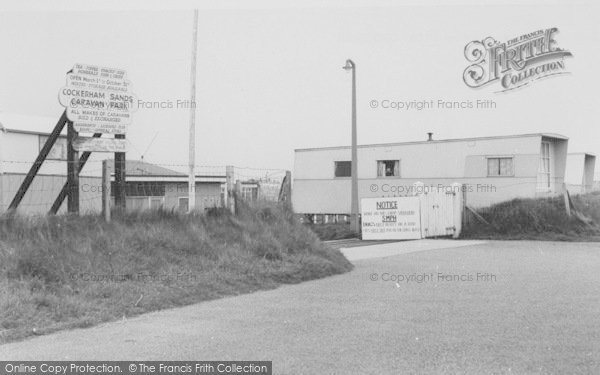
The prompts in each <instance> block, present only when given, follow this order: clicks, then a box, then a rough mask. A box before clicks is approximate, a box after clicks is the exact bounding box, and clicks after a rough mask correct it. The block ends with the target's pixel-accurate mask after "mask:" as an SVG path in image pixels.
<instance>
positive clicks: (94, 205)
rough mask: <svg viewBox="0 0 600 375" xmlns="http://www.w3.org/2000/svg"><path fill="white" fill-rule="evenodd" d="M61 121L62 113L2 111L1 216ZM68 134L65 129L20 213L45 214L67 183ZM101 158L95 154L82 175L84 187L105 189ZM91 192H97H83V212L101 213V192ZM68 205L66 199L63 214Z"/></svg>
mask: <svg viewBox="0 0 600 375" xmlns="http://www.w3.org/2000/svg"><path fill="white" fill-rule="evenodd" d="M59 118H60V113H59V114H58V115H57V116H56V118H52V117H43V116H31V115H19V114H12V113H5V112H0V213H2V212H5V211H6V209H7V208H8V206H9V205H10V202H11V201H12V199H13V197H14V196H15V194H16V192H17V190H18V189H19V186H20V185H21V182H22V181H23V179H24V178H25V176H26V175H27V173H28V172H29V169H30V168H31V166H32V164H33V162H34V161H35V159H36V158H37V156H38V154H39V152H40V150H41V148H42V147H43V146H44V143H45V142H46V139H47V138H48V135H49V134H50V133H51V132H52V130H53V129H54V127H55V126H56V123H57V122H58V120H59ZM66 133H67V128H66V126H65V128H64V129H63V132H62V133H61V135H60V136H59V138H58V140H57V141H56V143H55V144H54V146H53V147H52V149H51V150H50V153H49V154H48V157H47V159H46V161H44V163H43V164H42V166H41V168H40V170H39V171H38V174H37V176H36V177H35V178H34V180H33V183H32V184H31V186H30V188H29V190H28V191H27V193H26V194H25V196H24V198H23V200H22V201H21V204H20V205H19V211H21V212H27V213H35V214H43V213H47V212H48V210H50V208H51V207H52V204H53V202H54V199H55V198H56V197H57V196H58V193H59V192H60V190H61V189H62V187H63V185H64V184H65V182H66V175H67V163H66V161H67V137H66ZM99 156H100V154H97V155H94V154H92V156H91V157H90V159H89V160H88V164H87V165H86V166H85V167H84V169H83V170H82V172H81V173H80V178H79V182H80V185H81V186H101V176H102V168H101V164H100V160H99ZM91 190H96V189H89V190H88V189H84V188H82V189H81V191H80V193H79V194H80V209H81V211H82V212H86V211H100V210H101V200H98V199H97V197H98V195H101V192H98V191H91ZM66 206H67V203H66V200H65V201H64V202H63V205H62V206H61V208H60V210H59V212H65V211H66Z"/></svg>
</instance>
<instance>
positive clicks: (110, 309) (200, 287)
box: [0, 206, 352, 342]
mask: <svg viewBox="0 0 600 375" xmlns="http://www.w3.org/2000/svg"><path fill="white" fill-rule="evenodd" d="M351 267H352V266H351V265H350V263H349V262H348V261H347V260H346V259H345V258H344V257H343V256H342V254H341V253H339V252H338V251H333V250H331V249H328V248H326V247H325V246H324V245H322V244H321V242H320V241H319V240H318V238H317V236H316V235H314V233H312V232H311V231H310V230H309V229H307V228H305V227H304V226H302V225H301V224H299V223H297V222H296V220H295V219H294V217H293V213H292V212H290V211H289V210H286V209H284V208H281V207H278V206H265V207H261V208H252V209H251V208H243V209H242V210H241V212H240V214H239V215H238V216H232V215H230V214H228V213H226V212H224V211H216V212H212V213H211V214H209V215H178V214H175V213H170V212H161V211H158V212H152V213H139V214H128V215H125V216H121V217H115V218H114V220H113V221H112V222H111V223H104V222H103V221H102V220H101V219H100V218H99V217H97V216H82V217H69V216H57V217H43V218H24V217H2V218H0V342H6V341H12V340H16V339H20V338H23V337H26V336H29V335H32V334H44V333H48V332H52V331H55V330H60V329H67V328H73V327H86V326H91V325H95V324H98V323H100V322H105V321H111V320H116V319H122V318H123V317H129V316H133V315H138V314H141V313H144V312H147V311H153V310H160V309H165V308H170V307H176V306H182V305H186V304H191V303H195V302H200V301H205V300H211V299H216V298H220V297H223V296H231V295H237V294H241V293H250V292H253V291H257V290H262V289H271V288H275V287H277V286H279V285H281V284H287V283H298V282H301V281H304V280H310V279H316V278H320V277H325V276H329V275H334V274H339V273H343V272H346V271H348V270H350V269H351Z"/></svg>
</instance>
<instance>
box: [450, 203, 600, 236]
mask: <svg viewBox="0 0 600 375" xmlns="http://www.w3.org/2000/svg"><path fill="white" fill-rule="evenodd" d="M572 200H573V204H574V206H575V208H576V209H577V210H578V211H579V212H581V213H582V214H584V215H585V216H586V217H588V218H590V219H592V220H593V223H592V224H591V225H588V224H586V223H584V222H582V221H581V220H579V219H578V218H577V217H576V216H575V215H571V216H570V217H569V216H567V214H566V210H565V204H564V198H563V197H562V196H561V197H552V198H539V199H514V200H511V201H508V202H502V203H498V204H495V205H493V206H491V207H489V208H486V209H481V210H479V214H480V215H481V216H482V217H483V218H485V219H486V220H487V221H488V222H489V223H490V225H487V224H485V223H482V222H481V221H478V220H477V219H476V218H471V220H469V222H468V223H466V225H465V226H464V228H463V230H462V233H461V237H464V238H477V239H503V240H513V239H514V240H523V239H530V240H554V241H600V226H599V224H600V192H594V193H590V194H581V195H576V196H574V197H572Z"/></svg>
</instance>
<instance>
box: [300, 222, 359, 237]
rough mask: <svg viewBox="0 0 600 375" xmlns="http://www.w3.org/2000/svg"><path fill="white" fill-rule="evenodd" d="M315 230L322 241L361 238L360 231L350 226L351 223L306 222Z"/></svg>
mask: <svg viewBox="0 0 600 375" xmlns="http://www.w3.org/2000/svg"><path fill="white" fill-rule="evenodd" d="M305 225H306V226H307V227H308V228H310V230H312V231H313V232H315V234H316V235H317V237H319V239H321V240H322V241H330V240H344V239H347V238H359V235H360V234H359V233H356V232H354V231H353V230H352V229H351V228H350V223H328V224H305Z"/></svg>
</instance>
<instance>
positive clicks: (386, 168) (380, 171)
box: [377, 160, 400, 177]
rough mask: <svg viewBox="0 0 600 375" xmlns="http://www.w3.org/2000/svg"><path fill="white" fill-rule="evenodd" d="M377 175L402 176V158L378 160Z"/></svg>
mask: <svg viewBox="0 0 600 375" xmlns="http://www.w3.org/2000/svg"><path fill="white" fill-rule="evenodd" d="M377 177H400V160H378V161H377Z"/></svg>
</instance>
